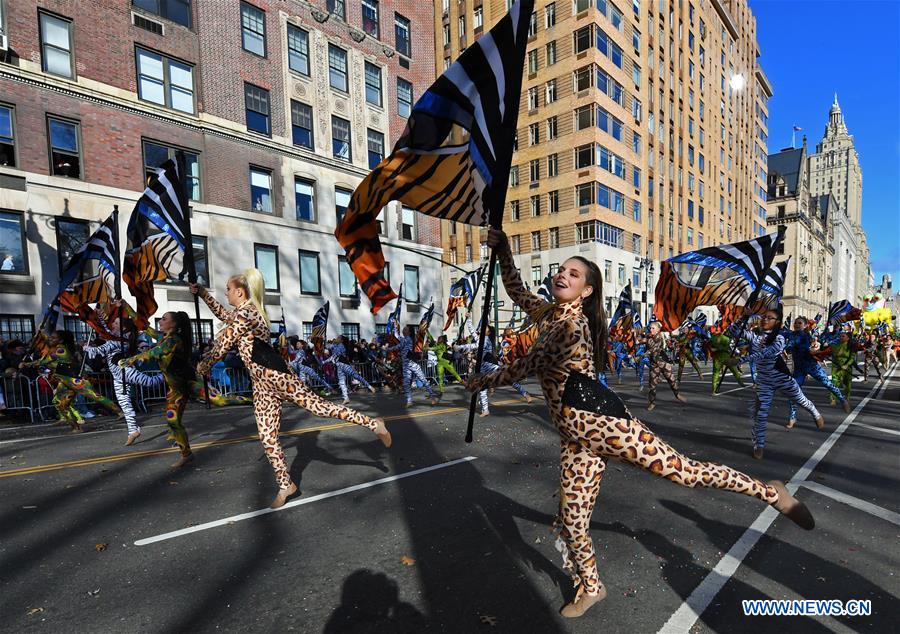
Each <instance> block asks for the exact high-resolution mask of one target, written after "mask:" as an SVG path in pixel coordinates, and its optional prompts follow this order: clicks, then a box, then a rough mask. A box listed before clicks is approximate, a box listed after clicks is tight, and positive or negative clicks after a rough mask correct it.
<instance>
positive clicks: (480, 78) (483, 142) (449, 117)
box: [334, 0, 534, 313]
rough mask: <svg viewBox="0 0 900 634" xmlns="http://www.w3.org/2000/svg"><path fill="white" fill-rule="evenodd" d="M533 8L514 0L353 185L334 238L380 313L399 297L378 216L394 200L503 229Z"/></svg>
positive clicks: (434, 213)
mask: <svg viewBox="0 0 900 634" xmlns="http://www.w3.org/2000/svg"><path fill="white" fill-rule="evenodd" d="M533 8H534V0H518V1H517V2H514V3H513V4H512V6H511V7H510V9H509V13H508V14H507V15H506V16H505V17H504V18H503V19H502V20H500V21H499V22H498V23H497V24H496V25H495V26H494V28H492V29H491V30H490V31H488V32H487V33H485V34H484V35H482V36H481V37H480V38H478V39H477V40H475V42H473V43H472V45H471V46H469V48H467V49H466V50H465V52H463V53H462V55H460V56H459V58H458V59H457V60H456V61H455V62H454V63H453V64H451V65H450V67H449V68H448V69H447V70H446V71H444V74H443V75H441V76H440V77H438V78H437V80H436V81H435V82H434V83H433V84H432V85H431V87H430V88H429V89H428V90H427V91H426V92H425V93H424V94H423V95H422V97H421V98H420V99H419V100H418V102H416V105H415V106H413V110H412V114H411V116H410V118H409V121H407V124H406V129H405V130H404V132H403V134H402V135H401V137H400V139H399V140H398V141H397V144H396V145H395V146H394V150H393V152H391V154H390V156H388V157H387V158H386V159H384V160H383V161H382V162H381V163H379V164H378V166H377V167H376V168H375V169H374V170H372V171H371V172H370V173H369V175H368V176H367V177H366V178H365V179H364V180H363V182H362V183H360V185H359V187H357V188H356V191H354V192H353V196H351V198H350V203H349V205H348V206H347V212H346V214H345V215H344V218H343V220H342V221H341V223H340V224H339V225H338V227H337V229H335V232H334V235H335V237H336V238H337V239H338V242H340V244H341V246H342V247H344V249H345V250H346V252H347V262H348V263H349V264H350V267H351V268H352V269H353V273H354V274H355V275H356V279H357V280H359V283H360V286H361V287H362V289H363V291H365V293H366V295H367V296H368V297H369V300H370V301H371V302H372V313H377V312H378V311H379V310H380V309H381V308H382V307H383V306H384V305H385V304H386V303H387V302H388V301H390V300H391V299H393V298H394V297H396V294H395V293H394V291H393V290H392V289H391V287H390V284H389V283H388V282H387V280H386V279H385V278H384V254H383V253H382V250H381V241H380V239H379V234H378V223H377V222H376V218H377V216H378V214H379V212H380V211H381V209H382V208H383V207H384V206H385V205H386V204H387V203H388V202H390V201H392V200H398V201H400V202H402V203H403V204H404V205H406V206H407V207H411V208H412V209H415V210H418V211H420V212H421V213H424V214H427V215H429V216H433V217H435V218H443V219H447V220H453V221H456V222H462V223H466V224H473V225H482V226H484V225H487V224H490V225H491V226H493V227H500V225H501V222H502V218H503V207H504V205H505V201H506V189H507V185H508V183H509V172H510V163H511V162H512V153H513V145H514V138H515V132H516V122H517V120H518V116H519V97H520V93H521V87H522V68H523V66H524V63H525V46H526V42H527V39H528V26H529V23H530V21H531V13H532V10H533ZM460 132H463V133H465V134H463V135H460ZM460 138H461V139H462V140H461V141H460Z"/></svg>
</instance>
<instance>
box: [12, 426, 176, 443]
mask: <svg viewBox="0 0 900 634" xmlns="http://www.w3.org/2000/svg"><path fill="white" fill-rule="evenodd" d="M124 423H125V421H122V427H120V428H118V429H96V430H94V431H86V432H84V433H83V434H66V433H60V434H55V435H53V436H35V437H32V438H16V439H15V440H0V445H12V444H14V443H19V442H29V441H31V440H51V439H56V438H67V439H73V438H87V437H88V436H93V435H94V434H111V433H113V432H116V433H119V434H122V435H123V436H127V435H128V429H126V428H125V425H124ZM154 427H167V425H165V424H160V425H141V429H142V430H143V429H153V428H154Z"/></svg>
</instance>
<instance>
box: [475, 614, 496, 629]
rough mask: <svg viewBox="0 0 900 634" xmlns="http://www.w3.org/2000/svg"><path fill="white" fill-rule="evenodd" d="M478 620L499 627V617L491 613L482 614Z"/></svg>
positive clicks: (483, 623)
mask: <svg viewBox="0 0 900 634" xmlns="http://www.w3.org/2000/svg"><path fill="white" fill-rule="evenodd" d="M478 620H479V621H480V622H481V624H482V625H488V626H490V627H497V617H496V616H493V615H491V614H480V615H479V616H478Z"/></svg>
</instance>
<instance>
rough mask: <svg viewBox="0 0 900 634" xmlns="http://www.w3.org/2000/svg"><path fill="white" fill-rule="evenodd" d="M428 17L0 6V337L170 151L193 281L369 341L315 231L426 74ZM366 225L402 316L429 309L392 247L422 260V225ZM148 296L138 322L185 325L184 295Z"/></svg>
mask: <svg viewBox="0 0 900 634" xmlns="http://www.w3.org/2000/svg"><path fill="white" fill-rule="evenodd" d="M432 23H433V15H432V8H431V5H430V4H423V3H416V2H412V1H410V0H395V1H390V0H361V2H358V3H357V2H352V3H348V2H345V1H338V0H328V1H327V4H326V2H325V0H322V1H321V2H316V3H308V2H301V1H299V0H278V1H263V0H255V1H253V2H241V1H239V0H227V1H226V0H222V1H221V2H192V1H191V0H132V1H129V0H118V1H117V2H107V3H103V6H100V3H90V2H77V1H74V0H68V1H65V0H56V1H52V0H45V1H34V0H0V30H2V34H3V38H0V43H5V47H4V49H3V50H0V252H2V255H0V260H3V269H2V271H0V304H2V306H0V337H10V336H26V337H27V336H29V335H30V333H31V332H32V331H33V329H34V323H35V319H36V318H37V319H38V320H39V316H40V314H41V313H42V311H43V309H44V307H45V306H46V305H47V304H48V303H49V302H50V301H51V300H52V298H53V296H54V294H55V293H56V290H57V285H58V280H59V272H60V271H59V269H60V262H61V261H64V259H65V257H66V256H67V255H70V254H71V253H72V252H74V251H75V250H76V249H77V248H78V247H79V246H80V245H81V244H83V242H84V240H85V239H86V237H87V236H88V235H89V234H90V232H91V231H92V230H93V229H95V228H96V226H97V223H99V222H100V221H102V220H103V219H104V218H105V217H106V216H107V215H109V213H110V212H111V211H112V209H113V206H114V205H118V206H119V209H120V212H121V213H120V230H121V231H120V233H121V235H122V236H123V239H124V235H125V227H126V223H127V221H128V218H129V216H130V212H131V209H132V208H133V206H134V201H135V200H136V199H137V198H138V196H139V195H140V192H141V191H142V189H143V185H144V182H145V175H146V173H147V171H148V170H149V169H151V168H153V167H155V166H156V165H158V164H159V163H161V162H162V161H164V160H166V158H168V157H170V156H172V155H173V154H174V152H175V151H176V150H183V151H184V152H185V153H186V157H187V162H188V175H187V181H188V182H187V183H186V186H187V187H188V191H189V196H190V198H191V207H192V225H193V231H194V249H195V253H196V255H197V260H198V269H199V273H200V275H201V277H202V278H203V280H202V281H203V282H204V283H205V284H207V285H209V286H211V287H212V288H214V289H216V290H217V292H218V293H219V295H221V290H222V288H223V287H224V285H225V282H226V280H227V278H228V276H229V275H230V274H232V273H236V272H240V271H242V270H244V269H246V268H248V267H251V266H257V267H258V268H260V269H261V270H262V271H263V272H264V275H265V277H266V285H267V291H268V294H267V300H266V301H267V304H270V314H271V316H272V318H273V320H275V321H280V320H284V322H285V324H286V327H287V330H288V332H296V333H301V334H304V333H307V332H308V329H309V327H310V324H309V322H310V321H311V319H312V316H313V313H314V312H315V310H316V309H317V308H318V307H319V306H320V305H321V304H322V302H323V301H324V300H326V299H330V300H332V301H331V324H332V327H331V329H330V333H329V334H337V333H338V332H345V333H347V334H349V335H351V336H357V337H358V336H362V337H364V338H369V337H371V336H372V335H373V334H374V332H375V330H376V329H377V328H378V326H379V325H383V324H384V323H385V322H386V319H387V315H386V312H385V313H384V314H381V315H378V316H377V317H375V318H373V316H372V315H371V314H370V312H369V305H368V301H367V300H365V299H362V301H360V295H361V294H360V292H359V291H358V289H357V285H356V282H355V280H354V278H353V276H352V274H351V273H350V270H349V267H348V266H347V264H346V262H345V261H344V260H343V257H342V254H343V251H342V249H341V248H340V245H338V243H337V241H336V240H335V239H334V236H333V232H334V228H335V225H336V223H337V220H338V218H339V216H340V214H341V213H342V211H343V209H344V208H345V207H346V204H347V202H348V200H349V195H350V193H351V192H352V191H353V189H354V188H355V187H356V185H357V184H359V182H360V181H361V180H362V179H363V178H364V177H365V175H366V174H367V173H368V170H369V169H370V167H371V166H372V165H374V164H376V163H377V162H378V161H379V160H380V159H381V158H382V157H383V156H384V155H385V153H386V152H389V151H390V148H391V147H392V145H393V143H394V142H395V141H396V139H397V138H398V136H399V135H400V133H401V132H402V130H403V127H404V126H405V123H406V116H408V114H409V110H410V108H411V105H412V103H413V101H414V100H415V98H416V97H417V96H418V95H419V94H421V92H422V91H423V90H424V89H425V88H426V87H427V86H428V85H429V84H430V83H431V81H432V80H433V76H434V44H433V39H432V31H431V25H432ZM381 219H382V236H383V240H384V241H385V243H386V244H385V257H386V260H387V261H388V274H389V276H390V279H391V281H392V282H393V285H394V286H395V287H396V286H399V284H400V282H401V281H405V282H406V283H405V285H404V289H405V291H406V292H407V296H408V297H409V299H410V304H408V305H409V306H410V312H412V313H415V312H416V311H417V310H418V307H417V302H416V301H414V300H416V299H418V301H419V302H421V303H426V302H427V301H428V299H429V298H430V297H431V296H434V298H435V301H436V302H441V301H442V287H441V284H440V267H439V265H438V264H437V263H436V262H435V261H433V260H430V259H427V258H423V257H421V256H420V255H417V254H416V253H411V252H409V251H407V250H405V249H408V248H413V249H416V250H419V251H421V252H424V253H428V254H431V255H435V256H439V255H440V252H441V251H440V229H439V223H438V222H437V221H436V220H433V219H431V218H428V217H425V216H422V215H420V214H418V213H416V212H414V211H412V210H408V209H402V208H401V207H400V206H399V205H394V204H391V205H389V206H388V207H386V208H385V209H384V210H383V211H382V216H381ZM123 246H124V245H123ZM414 292H417V293H418V298H414V297H412V294H413V293H414ZM126 293H127V291H126ZM156 294H157V300H158V301H159V304H160V309H159V312H158V313H157V316H159V315H161V314H162V312H164V311H166V310H188V311H189V312H190V314H193V312H192V311H193V306H192V302H191V297H190V295H189V293H188V292H187V290H186V289H185V287H184V285H183V284H179V283H172V284H163V285H159V286H158V289H157V293H156ZM338 300H339V301H338ZM202 310H203V311H204V315H203V317H204V323H203V325H202V327H203V330H204V332H205V333H206V334H210V333H211V332H212V323H213V322H212V316H211V315H210V314H209V313H208V312H207V311H206V308H205V307H202ZM416 320H417V316H415V315H412V316H410V321H416ZM438 320H439V319H438ZM67 325H68V326H69V327H71V328H76V327H77V325H76V322H75V321H74V320H67Z"/></svg>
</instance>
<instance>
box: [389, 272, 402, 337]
mask: <svg viewBox="0 0 900 634" xmlns="http://www.w3.org/2000/svg"><path fill="white" fill-rule="evenodd" d="M402 308H403V284H401V285H400V295H399V296H398V297H397V305H396V306H394V310H393V311H391V314H390V315H389V316H388V321H387V326H388V334H389V335H391V336H393V337H394V339H396V340H397V341H399V340H400V334H401V331H402V328H400V310H401V309H402Z"/></svg>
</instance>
